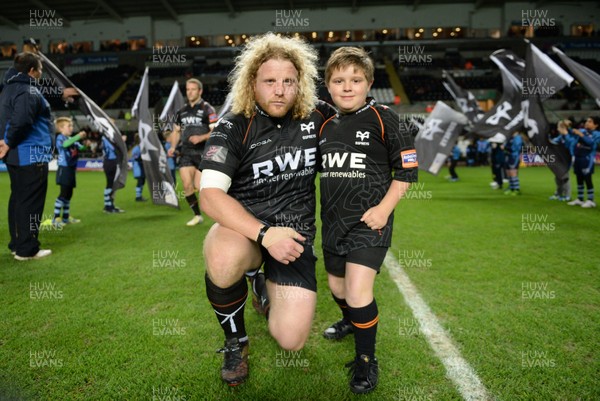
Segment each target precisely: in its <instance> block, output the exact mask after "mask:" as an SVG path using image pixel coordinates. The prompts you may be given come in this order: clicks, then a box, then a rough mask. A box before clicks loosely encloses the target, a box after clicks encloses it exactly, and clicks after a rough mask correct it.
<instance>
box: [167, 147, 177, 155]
mask: <svg viewBox="0 0 600 401" xmlns="http://www.w3.org/2000/svg"><path fill="white" fill-rule="evenodd" d="M174 154H175V149H174V148H169V150H168V151H167V156H169V157H173V155H174Z"/></svg>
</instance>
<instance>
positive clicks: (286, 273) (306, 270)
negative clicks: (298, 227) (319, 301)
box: [260, 245, 317, 292]
mask: <svg viewBox="0 0 600 401" xmlns="http://www.w3.org/2000/svg"><path fill="white" fill-rule="evenodd" d="M260 250H261V252H262V257H263V262H264V269H265V277H266V278H267V279H268V280H271V281H272V282H274V283H276V284H279V285H289V286H292V287H302V288H306V289H307V290H310V291H314V292H317V277H316V274H315V266H316V264H317V257H316V256H315V251H314V248H313V246H312V245H304V252H302V254H301V255H300V257H299V258H298V259H296V260H295V261H294V262H291V263H290V264H289V265H284V264H283V263H280V262H278V261H277V260H275V259H274V258H273V257H272V256H271V254H270V253H269V251H268V250H267V249H266V248H264V247H260Z"/></svg>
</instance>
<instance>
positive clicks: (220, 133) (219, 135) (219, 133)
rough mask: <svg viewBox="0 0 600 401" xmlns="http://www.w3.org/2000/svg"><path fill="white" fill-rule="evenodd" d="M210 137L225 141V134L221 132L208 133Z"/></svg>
mask: <svg viewBox="0 0 600 401" xmlns="http://www.w3.org/2000/svg"><path fill="white" fill-rule="evenodd" d="M210 137H211V138H223V139H227V134H226V133H224V132H221V131H213V132H211V133H210Z"/></svg>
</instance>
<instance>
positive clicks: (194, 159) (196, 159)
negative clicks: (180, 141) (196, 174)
mask: <svg viewBox="0 0 600 401" xmlns="http://www.w3.org/2000/svg"><path fill="white" fill-rule="evenodd" d="M203 152H204V150H198V149H190V148H187V149H186V148H185V147H182V148H181V156H180V157H179V167H196V168H197V169H198V170H200V162H201V161H202V153H203ZM200 171H202V170H200Z"/></svg>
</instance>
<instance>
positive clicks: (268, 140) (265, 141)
mask: <svg viewBox="0 0 600 401" xmlns="http://www.w3.org/2000/svg"><path fill="white" fill-rule="evenodd" d="M269 142H273V141H272V140H271V138H269V139H265V140H263V141H259V142H255V143H253V144H252V145H250V149H254V148H258V147H259V146H262V145H266V144H267V143H269Z"/></svg>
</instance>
